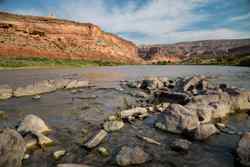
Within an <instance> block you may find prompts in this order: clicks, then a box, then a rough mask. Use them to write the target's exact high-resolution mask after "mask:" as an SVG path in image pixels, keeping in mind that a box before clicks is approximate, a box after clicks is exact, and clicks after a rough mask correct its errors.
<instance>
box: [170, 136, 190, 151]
mask: <svg viewBox="0 0 250 167" xmlns="http://www.w3.org/2000/svg"><path fill="white" fill-rule="evenodd" d="M191 144H192V143H191V142H190V141H188V140H185V139H176V140H175V141H174V142H173V143H171V145H170V148H171V149H172V150H174V151H177V152H188V150H189V147H190V145H191Z"/></svg>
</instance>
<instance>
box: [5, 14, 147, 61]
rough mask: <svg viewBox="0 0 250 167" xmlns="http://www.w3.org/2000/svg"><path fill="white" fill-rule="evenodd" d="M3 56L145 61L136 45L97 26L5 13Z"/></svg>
mask: <svg viewBox="0 0 250 167" xmlns="http://www.w3.org/2000/svg"><path fill="white" fill-rule="evenodd" d="M0 56H2V57H9V58H14V57H23V58H25V57H47V58H53V59H54V58H55V59H82V60H105V61H111V62H119V63H141V62H143V60H142V59H141V58H140V57H139V56H138V55H137V47H136V45H135V44H133V43H132V42H129V41H126V40H124V39H122V38H120V37H118V36H115V35H113V34H110V33H105V32H103V31H102V30H101V29H100V28H99V27H98V26H96V25H93V24H89V23H77V22H72V21H66V20H59V19H55V18H50V17H32V16H19V15H14V14H8V13H3V12H1V13H0Z"/></svg>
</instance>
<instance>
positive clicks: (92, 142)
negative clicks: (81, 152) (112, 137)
mask: <svg viewBox="0 0 250 167" xmlns="http://www.w3.org/2000/svg"><path fill="white" fill-rule="evenodd" d="M107 134H108V133H107V132H106V131H105V130H103V129H101V130H99V131H98V132H97V133H96V134H95V135H94V136H93V137H91V138H90V139H89V140H88V141H87V143H85V144H84V146H85V147H87V148H94V147H96V146H98V145H99V144H100V143H101V142H102V141H103V139H104V138H105V137H106V136H107Z"/></svg>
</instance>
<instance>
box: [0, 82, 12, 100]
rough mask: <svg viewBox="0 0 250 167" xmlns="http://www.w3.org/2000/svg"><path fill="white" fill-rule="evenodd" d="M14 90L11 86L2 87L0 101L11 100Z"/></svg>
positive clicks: (0, 88)
mask: <svg viewBox="0 0 250 167" xmlns="http://www.w3.org/2000/svg"><path fill="white" fill-rule="evenodd" d="M12 95H13V90H12V88H11V87H10V86H9V85H0V100H5V99H9V98H11V97H12Z"/></svg>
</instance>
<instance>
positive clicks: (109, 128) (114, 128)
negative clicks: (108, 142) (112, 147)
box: [103, 120, 124, 132]
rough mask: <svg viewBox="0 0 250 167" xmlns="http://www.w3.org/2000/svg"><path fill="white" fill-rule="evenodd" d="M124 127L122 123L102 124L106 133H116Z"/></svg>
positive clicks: (109, 122) (116, 121) (110, 122)
mask: <svg viewBox="0 0 250 167" xmlns="http://www.w3.org/2000/svg"><path fill="white" fill-rule="evenodd" d="M123 127H124V123H123V121H118V120H115V121H107V122H104V124H103V128H104V129H105V130H106V131H107V132H113V131H117V130H120V129H121V128H123Z"/></svg>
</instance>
